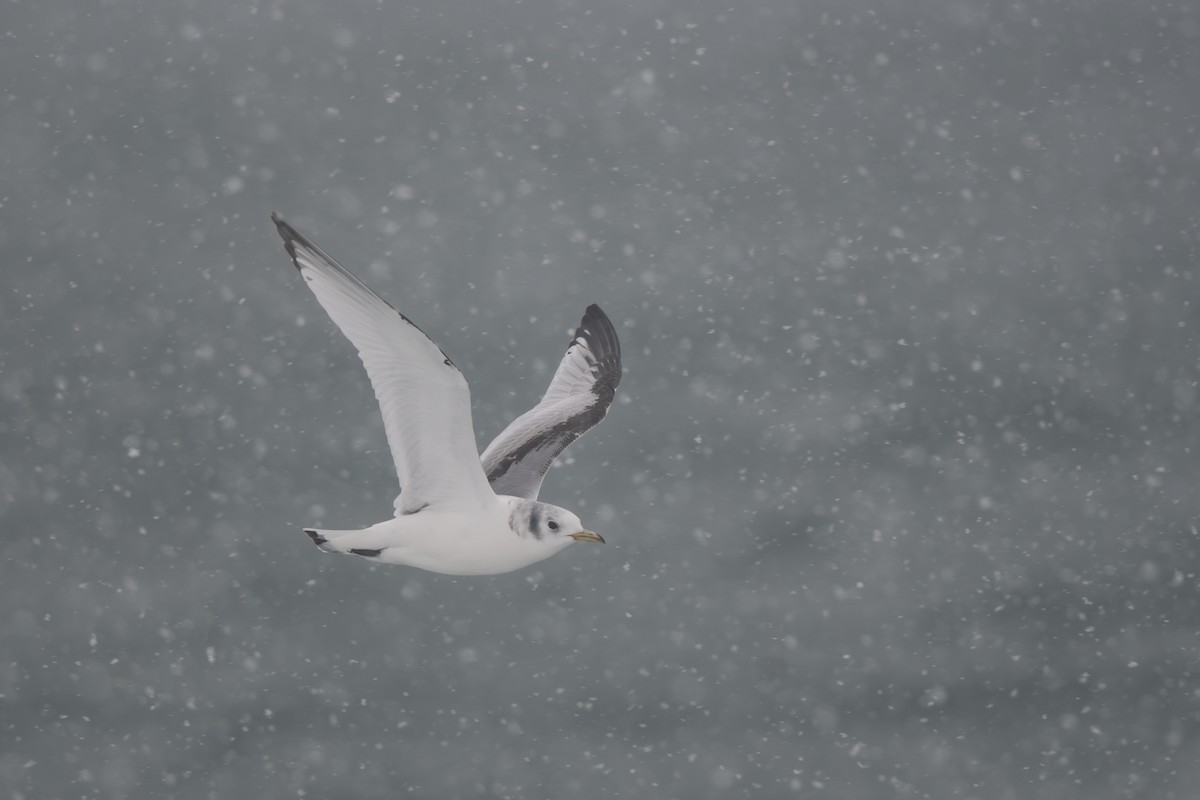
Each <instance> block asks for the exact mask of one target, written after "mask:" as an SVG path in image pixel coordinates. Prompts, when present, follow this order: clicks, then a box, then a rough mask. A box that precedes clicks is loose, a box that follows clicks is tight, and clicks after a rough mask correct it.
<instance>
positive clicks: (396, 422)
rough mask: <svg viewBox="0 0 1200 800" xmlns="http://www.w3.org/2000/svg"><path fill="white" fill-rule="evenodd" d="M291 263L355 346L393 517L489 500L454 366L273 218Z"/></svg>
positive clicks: (464, 391)
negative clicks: (379, 438) (390, 467)
mask: <svg viewBox="0 0 1200 800" xmlns="http://www.w3.org/2000/svg"><path fill="white" fill-rule="evenodd" d="M271 219H272V220H273V221H274V222H275V227H276V228H278V229H279V235H280V236H282V237H283V244H284V247H285V248H287V252H288V255H289V256H291V257H292V263H293V264H295V265H296V269H298V270H300V274H301V275H302V276H303V277H304V280H305V281H306V282H307V283H308V288H309V289H312V292H313V294H315V295H316V296H317V302H319V303H320V304H321V306H322V307H323V308H324V309H325V311H326V312H328V313H329V316H330V318H332V319H333V321H334V324H336V325H337V326H338V327H339V328H341V331H342V333H344V334H345V335H346V338H347V339H349V340H350V342H351V343H352V344H353V345H354V346H355V347H356V348H358V356H359V358H361V359H362V362H363V366H365V367H366V368H367V376H368V377H369V378H370V379H371V386H372V387H373V388H374V389H375V397H376V399H378V400H379V410H380V411H381V412H382V413H383V427H384V430H385V431H386V432H387V440H388V446H389V447H390V448H391V450H392V459H393V460H394V461H395V464H396V474H397V476H398V477H399V478H400V487H401V494H400V496H399V497H397V498H396V514H397V516H399V515H402V514H412V513H414V512H417V511H420V510H421V509H422V508H424V507H426V506H437V505H440V504H443V503H452V504H454V505H455V506H456V507H461V506H464V505H466V506H470V505H472V504H480V505H482V504H484V503H486V502H488V500H489V499H490V498H492V497H494V493H493V492H492V491H491V489H489V488H488V484H487V480H486V479H485V478H484V474H483V470H482V469H481V468H480V465H479V456H478V451H477V450H476V449H475V433H474V429H473V428H472V426H471V396H470V390H469V389H468V388H467V381H466V379H465V378H463V375H462V373H461V372H459V371H458V367H456V366H454V364H453V363H452V362H451V361H450V359H449V358H448V357H447V356H446V354H445V353H443V352H442V351H441V349H440V348H439V347H438V346H437V345H436V344H434V343H433V341H432V340H431V339H430V338H429V337H428V336H426V335H425V334H424V332H422V331H421V329H420V328H418V327H417V326H416V325H414V324H413V323H412V322H411V321H409V319H408V318H407V317H405V316H404V315H403V314H401V313H399V312H398V311H396V309H394V308H392V307H391V306H390V305H389V304H388V303H387V302H386V301H384V300H383V298H381V297H380V296H379V295H377V294H375V292H373V291H371V290H370V289H368V288H367V286H366V284H364V283H363V282H362V281H360V280H359V279H358V278H356V277H354V275H352V274H351V273H350V271H349V270H347V269H346V268H345V267H343V266H342V265H341V264H339V263H338V262H336V261H334V260H333V259H332V258H330V257H329V256H328V255H326V254H325V252H324V251H322V250H321V249H320V248H319V247H317V246H316V245H315V244H313V243H312V242H310V241H309V240H308V239H307V238H306V237H305V236H304V235H303V234H302V233H300V232H299V231H297V230H296V229H295V228H293V227H292V226H291V225H289V224H288V223H286V222H284V221H283V220H282V219H280V218H279V217H278V216H276V215H275V214H272V215H271Z"/></svg>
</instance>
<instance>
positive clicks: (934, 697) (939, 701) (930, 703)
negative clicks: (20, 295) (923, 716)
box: [921, 683, 950, 708]
mask: <svg viewBox="0 0 1200 800" xmlns="http://www.w3.org/2000/svg"><path fill="white" fill-rule="evenodd" d="M949 698H950V693H949V692H947V691H946V687H945V686H942V685H941V684H937V683H935V684H934V685H933V686H930V687H929V688H928V689H926V690H925V692H924V693H923V694H922V695H921V705H922V706H924V707H925V708H937V707H938V706H944V705H945V704H946V701H947V700H948V699H949Z"/></svg>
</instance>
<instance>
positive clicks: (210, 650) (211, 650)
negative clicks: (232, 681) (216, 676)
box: [204, 645, 217, 664]
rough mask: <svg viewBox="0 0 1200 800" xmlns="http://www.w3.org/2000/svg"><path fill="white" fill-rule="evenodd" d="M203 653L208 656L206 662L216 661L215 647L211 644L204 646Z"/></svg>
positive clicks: (213, 662)
mask: <svg viewBox="0 0 1200 800" xmlns="http://www.w3.org/2000/svg"><path fill="white" fill-rule="evenodd" d="M204 655H205V657H207V658H208V663H210V664H215V663H216V662H217V649H216V648H215V647H213V646H212V645H209V646H208V647H206V648H204Z"/></svg>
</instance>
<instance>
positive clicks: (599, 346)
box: [572, 303, 621, 373]
mask: <svg viewBox="0 0 1200 800" xmlns="http://www.w3.org/2000/svg"><path fill="white" fill-rule="evenodd" d="M574 339H583V340H584V341H586V342H587V343H588V345H589V346H590V347H591V348H592V352H593V353H595V355H596V358H597V359H601V360H603V359H604V358H605V357H608V358H610V359H613V360H614V361H615V364H616V371H617V372H618V373H619V372H620V369H621V367H620V364H621V340H620V339H619V338H617V329H616V328H615V327H614V326H613V324H612V320H610V319H609V318H608V315H607V314H605V313H604V310H603V309H601V308H600V306H598V305H596V304H595V303H592V304H591V305H589V306H588V307H587V310H585V311H584V312H583V319H581V320H580V321H579V327H578V328H577V329H576V331H575V337H574ZM574 339H573V340H572V341H574Z"/></svg>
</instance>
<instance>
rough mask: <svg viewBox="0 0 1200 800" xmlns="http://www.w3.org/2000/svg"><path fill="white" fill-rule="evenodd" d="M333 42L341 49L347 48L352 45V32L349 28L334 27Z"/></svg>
mask: <svg viewBox="0 0 1200 800" xmlns="http://www.w3.org/2000/svg"><path fill="white" fill-rule="evenodd" d="M333 44H334V45H335V46H336V47H340V48H342V49H343V50H348V49H349V48H351V47H353V46H354V32H353V31H351V30H350V29H349V28H335V29H334V31H333Z"/></svg>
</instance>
